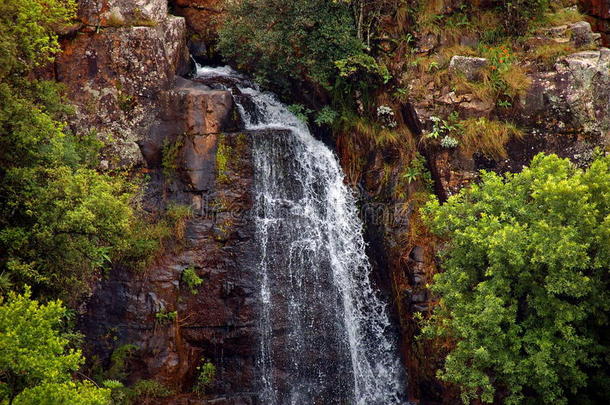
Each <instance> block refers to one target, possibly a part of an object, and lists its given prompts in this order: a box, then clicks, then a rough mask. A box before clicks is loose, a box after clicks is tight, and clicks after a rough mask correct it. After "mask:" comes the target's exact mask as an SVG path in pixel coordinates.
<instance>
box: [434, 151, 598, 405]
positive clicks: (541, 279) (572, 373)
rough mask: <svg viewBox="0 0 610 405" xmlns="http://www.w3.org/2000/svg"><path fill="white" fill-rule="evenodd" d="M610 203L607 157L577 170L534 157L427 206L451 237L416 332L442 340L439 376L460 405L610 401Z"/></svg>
mask: <svg viewBox="0 0 610 405" xmlns="http://www.w3.org/2000/svg"><path fill="white" fill-rule="evenodd" d="M609 202H610V158H609V157H605V158H600V159H599V160H597V161H595V162H594V163H593V164H592V165H591V167H590V168H589V169H587V170H581V169H577V168H575V166H574V165H573V164H572V163H570V161H568V160H567V159H559V158H558V157H556V156H553V155H551V156H544V155H542V154H541V155H538V156H537V157H536V158H535V159H534V160H533V161H532V164H531V166H530V167H529V168H526V169H524V170H523V171H522V172H521V173H517V174H507V175H505V176H500V175H498V174H495V173H483V174H482V179H481V184H479V185H474V186H472V187H470V188H467V189H464V190H462V192H460V193H459V194H458V195H456V196H453V197H451V198H450V199H449V201H448V202H447V203H445V204H443V205H439V203H438V202H431V203H429V204H428V205H427V206H426V209H425V212H426V215H427V217H428V221H429V224H430V226H431V229H432V230H433V231H434V232H435V233H436V234H437V235H438V236H439V237H441V238H443V239H445V240H446V241H447V245H446V247H445V249H443V256H442V257H443V262H442V266H443V270H444V271H443V272H442V273H440V274H438V275H436V277H435V281H434V285H433V286H432V290H433V291H434V292H436V293H438V294H439V295H440V297H441V300H440V304H439V305H438V307H437V309H436V311H435V314H434V316H433V317H432V319H430V320H429V322H428V325H427V326H426V327H425V329H424V333H425V334H427V335H428V336H432V337H437V338H443V339H445V340H446V341H448V342H449V344H450V346H451V349H450V352H449V355H448V356H447V359H446V362H445V367H444V369H443V370H442V371H441V372H440V373H439V376H440V378H441V379H443V380H445V381H449V382H452V383H455V384H457V385H458V386H459V387H460V388H461V390H462V399H463V401H464V403H471V401H472V400H475V399H476V400H481V401H483V402H486V403H492V402H494V400H500V402H501V403H506V404H523V403H553V404H563V403H567V402H568V398H572V399H575V398H578V401H579V402H578V403H606V402H608V401H609V400H610V398H609V397H608V393H609V390H608V387H609V386H610V385H609V384H610V377H609V376H608V370H607V369H606V366H605V365H604V363H605V362H606V359H607V356H608V355H609V353H610V352H609V350H610V347H608V341H607V333H608V326H609V325H608V316H609V314H610V312H609V311H610V297H609V296H608V294H609V291H610V284H609V279H608V268H609V267H610V204H609Z"/></svg>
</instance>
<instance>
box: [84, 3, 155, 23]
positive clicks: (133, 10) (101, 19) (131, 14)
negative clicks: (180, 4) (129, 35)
mask: <svg viewBox="0 0 610 405" xmlns="http://www.w3.org/2000/svg"><path fill="white" fill-rule="evenodd" d="M78 6H79V8H78V17H79V18H80V19H81V20H82V21H83V23H85V24H88V25H95V26H102V27H107V26H117V25H153V24H154V23H156V22H162V21H164V20H165V19H166V17H167V0H80V1H79V2H78Z"/></svg>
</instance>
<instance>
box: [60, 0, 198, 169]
mask: <svg viewBox="0 0 610 405" xmlns="http://www.w3.org/2000/svg"><path fill="white" fill-rule="evenodd" d="M140 3H141V4H140ZM79 4H80V12H81V13H85V14H87V15H89V14H91V15H97V16H101V15H105V14H104V13H106V12H107V11H104V10H110V9H111V8H112V9H117V10H119V11H120V12H121V13H122V14H123V15H128V14H129V13H133V10H135V9H137V6H138V5H142V7H141V8H139V9H140V10H142V11H141V13H143V14H142V15H143V16H146V18H149V20H145V22H146V21H148V22H149V23H146V24H145V25H142V24H143V22H142V21H141V20H133V21H132V20H125V22H124V23H121V24H122V25H117V26H113V27H106V28H104V27H102V28H99V29H96V30H86V29H83V30H81V31H79V32H78V33H76V34H75V35H73V36H70V37H66V38H64V39H63V41H62V47H63V49H64V52H63V53H61V54H60V55H59V56H58V57H57V60H56V62H55V67H54V74H55V78H56V79H57V80H58V81H59V82H62V83H64V84H65V85H66V86H67V89H68V97H69V99H70V100H71V102H72V103H73V104H74V105H75V107H76V114H75V116H74V117H73V119H72V121H71V125H72V127H73V129H74V130H75V131H76V132H79V133H87V132H91V131H93V132H95V133H97V134H98V136H99V137H100V138H102V139H106V140H108V139H113V141H112V143H111V146H110V148H109V150H108V151H107V153H106V156H107V158H108V164H107V166H109V167H117V166H126V167H130V166H138V165H143V163H144V162H143V159H142V155H141V153H140V151H139V148H138V145H137V143H138V142H139V141H141V140H142V139H143V138H145V137H146V136H147V135H148V133H149V132H150V130H151V127H152V126H153V125H154V123H155V120H156V118H157V116H158V114H159V112H160V98H159V95H160V93H161V92H162V91H164V90H168V89H169V88H170V87H171V86H172V84H173V82H174V76H175V75H176V74H184V73H187V71H188V69H189V62H188V61H189V59H188V51H187V48H186V24H185V21H184V19H183V18H180V17H175V16H170V15H167V13H166V12H167V9H166V3H165V2H164V1H154V2H147V1H143V0H141V1H139V2H138V1H136V2H131V1H107V2H100V1H84V2H81V3H79ZM110 6H112V7H111V8H109V7H110ZM146 10H148V11H146ZM142 18H144V17H142ZM134 24H135V25H134ZM138 24H140V25H138Z"/></svg>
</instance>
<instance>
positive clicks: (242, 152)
mask: <svg viewBox="0 0 610 405" xmlns="http://www.w3.org/2000/svg"><path fill="white" fill-rule="evenodd" d="M219 150H221V152H219ZM219 153H227V154H230V156H231V159H230V162H229V163H228V166H227V167H222V168H220V167H219V165H217V164H216V162H217V160H218V159H219V158H220V157H219ZM180 160H181V161H182V162H184V161H188V160H196V161H198V162H202V163H201V164H203V165H204V166H206V173H208V175H209V176H210V177H211V180H212V181H211V182H210V183H209V184H207V185H206V187H202V189H204V190H199V189H187V191H180V190H185V188H184V187H182V186H180V184H181V183H180V182H178V185H177V190H176V191H174V192H173V193H172V200H174V201H176V200H177V201H179V202H181V203H186V204H190V205H191V206H192V207H193V210H194V216H193V218H192V219H191V220H190V221H189V222H188V224H187V226H186V231H185V235H186V239H185V242H184V243H185V246H184V247H183V248H182V249H178V250H176V251H168V252H166V254H164V255H163V257H162V258H161V259H160V261H159V262H158V263H157V264H155V265H154V266H152V267H151V268H149V269H147V270H146V272H145V273H143V274H139V275H138V274H134V273H133V272H131V271H130V270H129V269H116V270H115V271H114V272H113V273H112V274H110V276H109V278H108V279H107V280H105V281H104V282H102V283H101V285H99V286H98V288H97V289H96V291H95V293H94V295H93V297H92V299H91V300H90V301H89V304H88V316H87V317H86V318H85V321H84V327H83V329H84V330H85V331H86V337H87V342H89V344H90V347H89V349H90V351H91V352H92V353H95V354H96V355H97V356H98V357H99V358H101V359H103V360H105V361H108V358H109V356H110V354H111V353H112V351H113V350H116V349H117V348H118V347H120V346H122V345H124V344H130V345H135V346H136V347H137V348H138V349H137V351H136V353H135V354H134V356H133V357H132V359H131V360H130V362H129V365H128V372H129V379H130V380H131V381H137V380H139V379H144V378H146V379H148V378H152V379H154V380H156V381H159V382H161V383H163V384H165V385H166V386H168V387H171V388H173V389H174V390H176V391H177V392H178V393H180V392H183V393H189V392H191V391H192V388H193V384H194V382H195V379H196V376H197V369H196V368H197V367H198V366H199V365H200V364H202V362H203V361H204V360H209V361H211V362H213V364H214V365H215V366H216V368H217V374H216V378H215V380H214V381H215V382H214V383H213V384H212V385H211V386H210V387H209V389H208V392H207V393H208V394H209V395H208V397H207V398H210V399H211V398H215V399H216V400H217V401H219V400H221V399H222V400H225V402H214V403H226V404H249V403H252V401H253V399H252V398H251V396H252V395H253V392H255V391H256V384H257V380H256V378H255V354H256V353H255V351H256V347H258V346H257V344H256V342H257V339H258V335H257V327H256V322H255V319H256V313H255V311H256V305H257V296H258V292H257V290H256V286H257V278H256V274H255V271H256V268H257V267H256V260H257V257H258V256H257V254H258V253H257V246H255V244H254V240H253V232H254V229H253V224H252V221H250V220H249V218H250V217H249V215H250V214H249V210H250V209H251V202H252V198H251V194H250V192H251V189H252V181H253V175H252V163H251V135H250V134H247V133H239V134H238V133H235V134H210V135H199V136H195V137H193V138H190V140H189V142H187V143H185V144H184V146H183V147H182V150H181V152H180ZM181 166H182V165H181ZM184 166H188V164H185V165H184ZM221 169H222V170H223V171H222V173H221V175H219V171H220V170H221ZM181 170H182V169H181ZM151 175H152V177H153V178H154V179H157V180H159V181H162V180H161V173H160V170H156V171H152V172H151ZM164 181H166V180H164ZM153 184H154V183H153ZM161 192H162V190H161V188H154V187H153V188H152V191H151V194H150V195H148V196H147V200H148V201H158V200H161V199H162V197H161V196H159V195H155V194H159V193H161ZM187 268H190V269H193V270H194V271H195V272H196V273H197V274H198V275H199V276H200V277H201V278H202V279H203V280H204V282H203V284H202V285H201V287H199V288H197V289H196V292H195V293H193V291H192V288H190V287H189V286H187V285H185V283H184V280H183V279H182V273H183V272H184V270H185V269H187ZM110 302H111V303H112V305H108V303H110ZM170 313H173V314H175V315H172V316H171V317H163V315H160V314H165V315H167V314H170ZM188 398H190V399H188ZM197 398H198V397H197V396H195V395H191V396H189V395H186V394H185V395H182V396H179V397H174V398H169V399H167V403H174V404H177V403H189V404H196V403H197V404H199V403H201V404H204V403H207V402H205V401H203V400H199V399H197ZM158 401H161V400H160V399H159V400H158ZM156 403H161V402H156Z"/></svg>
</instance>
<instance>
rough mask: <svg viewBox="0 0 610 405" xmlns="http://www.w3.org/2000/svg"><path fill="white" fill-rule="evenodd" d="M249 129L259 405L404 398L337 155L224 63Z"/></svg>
mask: <svg viewBox="0 0 610 405" xmlns="http://www.w3.org/2000/svg"><path fill="white" fill-rule="evenodd" d="M198 77H199V78H204V79H206V80H208V81H209V80H210V79H211V81H212V82H213V78H215V77H216V78H218V79H219V80H220V79H221V78H222V80H226V79H227V78H231V79H232V80H233V82H232V85H231V86H228V87H229V88H231V87H233V89H235V90H234V98H235V100H236V103H237V105H238V107H239V110H240V113H241V115H242V118H243V120H244V122H245V125H246V129H248V130H251V131H257V132H256V135H255V136H254V137H253V159H254V171H255V190H254V197H255V201H254V221H255V224H256V242H257V243H258V244H259V246H260V262H259V265H258V269H256V271H257V273H258V274H259V280H260V300H261V310H260V316H259V323H260V324H259V326H260V334H261V339H260V347H259V360H258V366H259V370H260V375H261V377H260V378H261V394H260V400H261V403H262V404H265V405H284V404H293V405H306V404H328V405H330V404H346V405H347V404H349V405H355V404H357V405H376V404H379V405H390V404H404V403H405V400H404V391H405V379H404V375H403V373H404V371H403V367H402V364H401V362H400V359H399V354H398V349H397V342H396V337H395V335H394V333H393V332H392V325H391V323H390V319H389V315H388V309H387V303H385V302H383V301H382V299H381V298H380V296H379V294H378V292H377V291H376V290H375V287H374V285H372V283H371V281H370V278H369V277H370V273H371V266H370V264H369V261H368V258H367V257H366V254H365V242H364V239H363V235H362V228H363V225H362V222H361V220H360V219H359V216H358V211H357V207H356V200H355V197H354V196H353V194H352V192H351V190H350V189H349V188H348V187H347V186H346V185H345V183H344V175H343V172H342V170H341V168H340V166H339V163H338V161H337V158H336V156H335V155H334V154H333V152H332V151H331V150H330V149H329V148H328V147H327V146H325V145H324V144H323V143H322V142H320V141H318V140H316V139H315V138H314V137H313V136H312V135H311V133H310V132H309V130H308V127H307V125H306V124H304V123H303V122H301V121H300V120H299V119H298V118H297V117H296V116H295V115H294V114H292V113H291V112H290V111H289V110H288V108H287V107H286V106H284V105H283V104H282V103H280V102H279V101H278V100H277V99H276V98H275V97H274V96H273V95H272V94H270V93H266V92H262V91H260V89H259V88H258V87H257V86H256V85H254V84H252V83H250V82H248V81H247V80H246V79H245V78H243V77H240V76H239V75H238V74H237V73H236V72H234V71H232V70H231V69H230V68H227V67H225V68H202V67H200V68H199V69H198Z"/></svg>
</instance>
